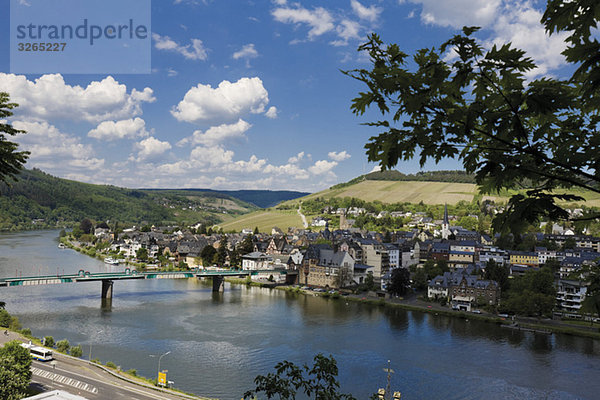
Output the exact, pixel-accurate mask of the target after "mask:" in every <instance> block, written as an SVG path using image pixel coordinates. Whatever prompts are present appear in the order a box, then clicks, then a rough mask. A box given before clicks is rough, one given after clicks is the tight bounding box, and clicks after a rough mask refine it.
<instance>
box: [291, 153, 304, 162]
mask: <svg viewBox="0 0 600 400" xmlns="http://www.w3.org/2000/svg"><path fill="white" fill-rule="evenodd" d="M303 158H304V152H303V151H301V152H300V153H298V154H296V155H295V156H293V157H290V158H288V164H297V163H298V162H300V161H301V160H302V159H303Z"/></svg>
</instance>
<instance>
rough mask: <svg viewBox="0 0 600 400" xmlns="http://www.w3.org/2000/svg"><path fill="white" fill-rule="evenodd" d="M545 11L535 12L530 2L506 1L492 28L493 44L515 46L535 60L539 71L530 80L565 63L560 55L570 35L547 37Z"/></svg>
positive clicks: (561, 34)
mask: <svg viewBox="0 0 600 400" xmlns="http://www.w3.org/2000/svg"><path fill="white" fill-rule="evenodd" d="M541 18H542V12H541V11H539V10H536V9H534V8H533V7H532V6H531V4H530V3H527V2H526V3H523V4H521V3H518V2H514V1H507V2H505V4H504V5H503V7H502V12H501V13H500V14H499V15H498V16H497V18H496V19H495V22H494V25H493V31H494V33H493V39H491V40H490V41H491V42H492V43H493V44H497V45H502V44H504V43H508V42H511V43H512V45H513V47H516V48H519V49H523V50H525V51H526V52H527V56H528V57H532V58H533V59H534V60H535V61H536V63H537V64H538V68H537V69H536V70H535V71H532V72H530V73H529V74H528V76H529V77H534V76H537V75H543V74H546V73H547V72H548V71H549V70H552V69H556V68H559V67H561V66H562V65H564V64H565V59H564V56H563V55H562V54H561V53H562V51H563V50H564V49H565V48H566V43H565V39H566V37H567V36H568V33H566V32H561V33H558V34H554V35H552V36H548V35H547V34H546V32H545V30H544V26H543V25H542V24H541V23H540V20H541Z"/></svg>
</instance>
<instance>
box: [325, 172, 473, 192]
mask: <svg viewBox="0 0 600 400" xmlns="http://www.w3.org/2000/svg"><path fill="white" fill-rule="evenodd" d="M365 180H366V181H397V182H399V181H415V182H455V183H475V175H472V174H468V173H466V172H465V171H458V170H442V171H423V172H417V173H416V174H403V173H402V172H400V171H398V170H395V169H391V170H386V171H374V172H371V173H368V174H365V175H360V176H357V177H356V178H354V179H351V180H349V181H348V182H344V183H338V184H337V185H333V186H332V187H331V189H339V188H343V187H347V186H351V185H354V184H356V183H359V182H362V181H365Z"/></svg>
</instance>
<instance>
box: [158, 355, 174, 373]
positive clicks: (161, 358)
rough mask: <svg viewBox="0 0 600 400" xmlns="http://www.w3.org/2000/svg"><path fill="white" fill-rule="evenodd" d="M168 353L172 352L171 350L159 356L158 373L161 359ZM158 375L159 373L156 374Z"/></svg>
mask: <svg viewBox="0 0 600 400" xmlns="http://www.w3.org/2000/svg"><path fill="white" fill-rule="evenodd" d="M167 354H171V350H169V351H167V352H166V353H165V354H163V355H161V356H160V357H158V373H160V360H161V359H162V358H163V357H164V356H166V355H167ZM156 376H158V374H157V375H156Z"/></svg>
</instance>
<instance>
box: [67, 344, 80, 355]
mask: <svg viewBox="0 0 600 400" xmlns="http://www.w3.org/2000/svg"><path fill="white" fill-rule="evenodd" d="M70 353H71V355H72V356H73V357H81V356H82V354H83V350H82V349H81V346H80V345H77V346H73V347H71V351H70Z"/></svg>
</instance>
